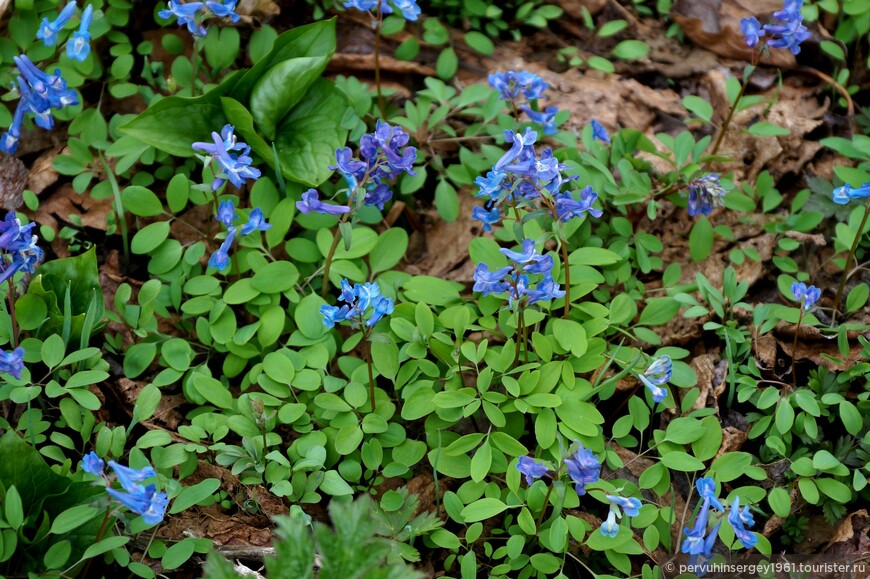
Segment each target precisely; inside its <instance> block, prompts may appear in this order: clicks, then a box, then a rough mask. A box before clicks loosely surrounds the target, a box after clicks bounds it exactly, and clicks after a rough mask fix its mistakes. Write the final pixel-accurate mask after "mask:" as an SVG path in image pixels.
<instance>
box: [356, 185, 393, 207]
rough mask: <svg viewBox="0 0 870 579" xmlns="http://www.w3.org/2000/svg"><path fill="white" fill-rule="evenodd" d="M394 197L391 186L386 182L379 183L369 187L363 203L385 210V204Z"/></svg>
mask: <svg viewBox="0 0 870 579" xmlns="http://www.w3.org/2000/svg"><path fill="white" fill-rule="evenodd" d="M392 198H393V192H392V191H391V190H390V186H389V185H387V184H386V183H378V184H376V185H375V186H374V187H370V188H369V190H368V191H367V192H366V196H365V199H364V200H363V203H365V204H366V205H371V206H374V207H377V208H378V209H379V210H383V209H384V204H385V203H386V202H387V201H389V200H390V199H392Z"/></svg>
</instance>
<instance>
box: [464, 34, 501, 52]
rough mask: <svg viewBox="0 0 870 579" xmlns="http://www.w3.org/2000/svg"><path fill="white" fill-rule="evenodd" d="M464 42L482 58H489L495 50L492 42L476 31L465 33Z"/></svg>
mask: <svg viewBox="0 0 870 579" xmlns="http://www.w3.org/2000/svg"><path fill="white" fill-rule="evenodd" d="M465 42H466V44H468V46H470V47H471V48H473V49H474V50H476V51H477V52H479V53H480V54H482V55H484V56H491V55H492V53H493V51H494V50H495V45H493V43H492V40H490V39H489V37H488V36H486V35H485V34H482V33H480V32H477V31H471V32H467V33H466V34H465Z"/></svg>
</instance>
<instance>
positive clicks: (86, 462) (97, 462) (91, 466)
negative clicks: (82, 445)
mask: <svg viewBox="0 0 870 579" xmlns="http://www.w3.org/2000/svg"><path fill="white" fill-rule="evenodd" d="M105 466H106V463H105V462H103V459H102V458H100V455H98V454H97V453H96V452H94V451H93V450H92V451H91V452H89V453H87V454H86V455H85V456H84V457H83V458H82V470H83V471H85V472H88V473H91V474H95V475H99V476H103V469H104V468H105Z"/></svg>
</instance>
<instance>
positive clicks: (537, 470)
mask: <svg viewBox="0 0 870 579" xmlns="http://www.w3.org/2000/svg"><path fill="white" fill-rule="evenodd" d="M517 470H518V471H520V472H521V473H522V474H523V475H525V477H526V484H528V485H529V486H531V485H532V484H533V483H534V482H535V481H536V480H537V479H539V478H541V477H542V476H544V475H545V474H547V472H548V471H549V470H550V469H549V468H547V465H545V464H544V463H542V462H538V461H537V460H535V459H534V458H532V457H531V456H521V457H520V458H519V460H518V462H517Z"/></svg>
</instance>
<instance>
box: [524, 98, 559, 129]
mask: <svg viewBox="0 0 870 579" xmlns="http://www.w3.org/2000/svg"><path fill="white" fill-rule="evenodd" d="M520 108H521V109H522V110H523V112H525V113H526V115H527V116H528V117H529V118H530V119H532V121H534V122H536V123H538V124H539V125H541V127H542V128H543V129H544V134H545V135H555V134H556V133H557V132H558V130H557V129H556V114H558V112H559V109H558V107H554V106H549V107H547V108H545V109H544V110H543V111H535V110H532V109H531V108H529V107H528V106H527V105H522V106H521V107H520Z"/></svg>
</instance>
